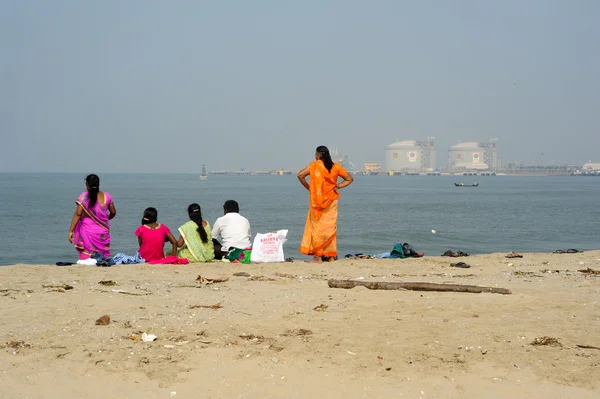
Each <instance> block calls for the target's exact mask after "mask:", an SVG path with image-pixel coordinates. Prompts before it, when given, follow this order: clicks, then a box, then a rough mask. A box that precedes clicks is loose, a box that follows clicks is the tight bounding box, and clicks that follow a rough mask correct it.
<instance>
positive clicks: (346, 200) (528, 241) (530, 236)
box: [0, 173, 600, 265]
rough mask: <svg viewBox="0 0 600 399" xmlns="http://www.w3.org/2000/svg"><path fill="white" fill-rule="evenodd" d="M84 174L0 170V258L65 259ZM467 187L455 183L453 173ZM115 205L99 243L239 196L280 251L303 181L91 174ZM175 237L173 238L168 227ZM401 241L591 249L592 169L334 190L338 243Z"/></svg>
mask: <svg viewBox="0 0 600 399" xmlns="http://www.w3.org/2000/svg"><path fill="white" fill-rule="evenodd" d="M84 178H85V174H67V173H63V174H55V173H0V226H1V231H2V233H1V239H0V265H12V264H18V263H25V264H54V263H56V262H59V261H62V262H68V261H71V262H75V261H76V260H77V259H78V255H77V253H76V251H75V249H74V248H73V246H72V245H71V244H69V242H68V230H69V224H70V222H71V218H72V216H73V212H74V211H75V199H76V198H77V197H78V196H79V194H81V192H82V191H84V190H85V184H84ZM455 182H456V183H465V185H470V184H472V183H474V182H477V183H479V187H455V185H454V183H455ZM100 189H101V190H103V191H107V192H109V193H110V194H111V195H112V197H113V199H114V202H115V205H116V208H117V216H116V217H115V219H113V220H112V224H111V234H112V243H111V252H112V253H113V254H115V253H118V252H123V253H126V254H134V253H135V252H136V250H137V249H138V242H137V238H136V237H135V236H134V234H133V233H134V231H135V229H136V228H137V227H138V226H139V225H140V222H141V218H142V213H143V211H144V209H145V208H147V207H150V206H152V207H155V208H157V209H158V215H159V216H158V220H159V222H160V223H163V224H166V225H167V226H169V227H170V228H171V230H173V231H174V232H175V233H176V230H177V227H178V226H180V225H182V224H183V223H185V222H186V221H187V220H188V216H187V207H188V205H189V204H190V203H193V202H196V203H199V204H200V205H201V207H202V214H203V217H204V219H205V220H207V221H208V222H209V223H210V224H211V225H212V224H213V223H214V221H215V220H216V219H217V218H218V217H220V216H222V215H223V203H224V202H225V200H228V199H234V200H236V201H238V203H239V204H240V213H241V214H242V215H244V216H246V217H247V218H248V219H249V220H250V223H251V226H252V233H253V235H255V234H256V233H267V232H271V231H276V230H282V229H286V230H288V236H287V237H288V241H287V242H286V243H285V244H284V252H285V256H286V257H292V258H295V259H305V258H306V257H304V256H303V255H301V254H300V253H299V252H298V248H299V245H300V240H301V237H302V233H303V230H304V224H305V220H306V214H307V210H308V191H306V189H305V188H304V187H302V186H301V185H300V183H299V182H298V179H297V178H296V176H290V175H284V176H273V175H210V176H209V179H208V180H206V181H201V180H199V175H198V174H102V175H100ZM175 235H176V237H177V236H178V235H177V234H175ZM396 243H409V244H410V245H412V246H413V248H414V249H415V250H416V251H417V252H424V253H425V255H434V256H438V255H441V254H442V253H443V252H444V251H446V250H448V249H450V250H453V251H457V250H461V251H463V252H467V253H470V254H481V253H492V252H506V253H508V252H511V251H516V252H552V251H555V250H558V249H563V250H564V249H569V248H574V249H578V250H592V249H600V178H594V177H577V176H536V177H527V176H356V177H355V181H354V183H353V184H352V185H351V186H349V187H347V188H344V189H342V190H341V197H340V202H339V219H338V252H339V255H340V257H342V256H345V255H346V254H356V253H363V254H378V253H382V252H387V251H390V250H391V249H392V248H393V246H394V244H396Z"/></svg>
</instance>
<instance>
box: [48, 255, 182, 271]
mask: <svg viewBox="0 0 600 399" xmlns="http://www.w3.org/2000/svg"><path fill="white" fill-rule="evenodd" d="M136 263H149V264H151V265H186V264H188V263H189V261H188V260H187V259H185V258H178V257H176V256H172V255H169V256H167V257H165V258H163V259H160V260H154V261H151V262H146V260H145V259H144V258H142V256H141V255H140V253H139V252H136V253H135V255H133V256H131V255H125V254H124V253H118V254H116V255H114V256H111V257H109V258H105V257H104V255H102V254H101V253H99V252H96V253H95V254H92V256H91V257H90V258H89V259H80V260H78V261H77V263H76V264H78V265H88V266H102V267H108V266H114V265H133V264H136ZM74 264H75V263H73V262H56V266H70V265H74Z"/></svg>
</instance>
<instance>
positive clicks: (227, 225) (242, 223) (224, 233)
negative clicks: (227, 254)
mask: <svg viewBox="0 0 600 399" xmlns="http://www.w3.org/2000/svg"><path fill="white" fill-rule="evenodd" d="M251 235H252V234H251V233H250V222H249V221H248V219H246V218H245V217H243V216H242V215H240V214H239V213H236V212H229V213H227V214H225V216H221V217H220V218H218V219H217V221H216V222H215V224H214V225H213V229H212V236H213V237H214V238H217V237H221V245H222V246H223V249H222V250H223V251H228V250H229V247H235V248H241V249H244V248H250V247H251V246H252V243H251V242H250V236H251Z"/></svg>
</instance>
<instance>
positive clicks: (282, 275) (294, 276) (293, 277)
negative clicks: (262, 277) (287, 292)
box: [275, 273, 298, 279]
mask: <svg viewBox="0 0 600 399" xmlns="http://www.w3.org/2000/svg"><path fill="white" fill-rule="evenodd" d="M275 275H276V276H277V277H282V278H290V279H297V278H298V276H296V275H294V274H289V273H275Z"/></svg>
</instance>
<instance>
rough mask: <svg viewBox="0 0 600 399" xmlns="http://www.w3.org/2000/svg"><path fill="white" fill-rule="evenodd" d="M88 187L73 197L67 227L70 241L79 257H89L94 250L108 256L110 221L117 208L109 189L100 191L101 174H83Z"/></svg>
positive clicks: (93, 253) (92, 254)
mask: <svg viewBox="0 0 600 399" xmlns="http://www.w3.org/2000/svg"><path fill="white" fill-rule="evenodd" d="M85 186H86V188H87V191H84V192H83V193H81V195H80V196H79V198H77V200H76V201H75V203H76V204H77V208H76V209H75V214H74V215H73V220H72V221H71V227H70V228H69V242H70V243H71V244H73V246H75V249H76V250H77V251H79V259H89V258H90V257H92V256H94V255H95V254H96V253H100V254H101V255H102V256H104V257H105V258H108V257H110V222H109V220H110V219H112V218H114V217H115V215H116V214H117V209H116V208H115V204H114V203H113V201H112V198H111V196H110V194H109V193H105V192H103V191H100V178H99V177H98V176H96V175H89V176H88V177H86V178H85Z"/></svg>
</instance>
